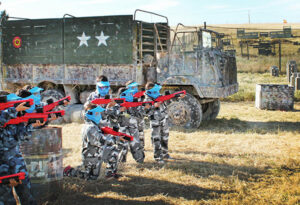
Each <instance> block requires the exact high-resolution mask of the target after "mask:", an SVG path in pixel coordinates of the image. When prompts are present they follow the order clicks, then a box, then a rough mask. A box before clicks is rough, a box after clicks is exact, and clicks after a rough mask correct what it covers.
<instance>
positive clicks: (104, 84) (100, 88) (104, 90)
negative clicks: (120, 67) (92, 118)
mask: <svg viewBox="0 0 300 205" xmlns="http://www.w3.org/2000/svg"><path fill="white" fill-rule="evenodd" d="M109 86H110V84H109V82H108V81H101V82H97V92H98V93H99V94H100V95H101V96H102V97H104V96H105V95H107V94H108V92H109V88H110V87H109Z"/></svg>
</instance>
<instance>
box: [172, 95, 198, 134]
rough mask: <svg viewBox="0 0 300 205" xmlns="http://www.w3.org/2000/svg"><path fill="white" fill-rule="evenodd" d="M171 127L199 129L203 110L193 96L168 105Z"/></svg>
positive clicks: (187, 96)
mask: <svg viewBox="0 0 300 205" xmlns="http://www.w3.org/2000/svg"><path fill="white" fill-rule="evenodd" d="M168 114H169V124H170V126H179V127H184V128H187V129H191V128H198V127H199V126H200V124H201V121H202V108H201V104H200V103H199V101H198V100H197V99H196V98H195V97H194V96H193V95H191V94H189V93H187V94H186V96H185V97H184V98H182V99H180V100H175V101H172V102H171V103H170V104H169V105H168Z"/></svg>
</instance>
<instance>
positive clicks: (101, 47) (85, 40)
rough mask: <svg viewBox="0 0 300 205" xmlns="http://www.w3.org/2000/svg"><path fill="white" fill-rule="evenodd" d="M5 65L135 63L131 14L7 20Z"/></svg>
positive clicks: (5, 24)
mask: <svg viewBox="0 0 300 205" xmlns="http://www.w3.org/2000/svg"><path fill="white" fill-rule="evenodd" d="M3 63H4V64H6V65H14V64H132V63H133V19H132V15H123V16H102V17H80V18H62V19H34V20H31V19H28V20H14V21H6V22H5V23H4V24H3Z"/></svg>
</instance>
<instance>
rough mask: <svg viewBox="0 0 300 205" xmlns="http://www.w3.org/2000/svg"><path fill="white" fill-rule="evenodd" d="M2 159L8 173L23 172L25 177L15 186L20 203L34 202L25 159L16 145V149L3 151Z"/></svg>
mask: <svg viewBox="0 0 300 205" xmlns="http://www.w3.org/2000/svg"><path fill="white" fill-rule="evenodd" d="M4 159H5V161H6V164H7V165H8V166H9V171H8V173H9V174H16V173H19V172H24V173H25V179H24V180H22V184H19V185H18V186H16V187H15V190H16V193H17V195H18V197H19V199H20V202H21V204H22V205H23V204H30V205H31V204H36V201H35V199H34V197H33V194H32V191H31V183H30V179H29V175H28V172H27V169H26V165H25V161H24V159H23V157H22V154H21V153H20V152H19V151H18V147H17V148H16V149H11V150H9V151H7V152H5V154H4ZM11 196H12V194H11Z"/></svg>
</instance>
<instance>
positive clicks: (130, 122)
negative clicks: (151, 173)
mask: <svg viewBox="0 0 300 205" xmlns="http://www.w3.org/2000/svg"><path fill="white" fill-rule="evenodd" d="M142 113H143V110H142V107H141V106H140V107H132V108H128V109H127V110H126V111H125V112H120V115H119V116H118V123H119V127H120V132H123V133H126V134H128V135H131V136H133V137H134V140H133V141H131V142H129V147H130V151H131V154H132V156H133V158H134V159H135V161H137V162H139V163H142V162H144V159H145V154H144V149H143V146H142V145H141V142H140V138H139V130H138V120H137V119H138V118H141V116H142ZM123 148H124V149H123V150H122V151H123V161H126V155H127V152H128V142H125V143H124V144H123Z"/></svg>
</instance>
